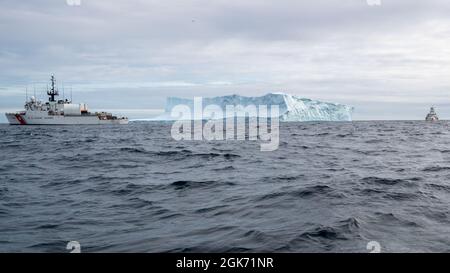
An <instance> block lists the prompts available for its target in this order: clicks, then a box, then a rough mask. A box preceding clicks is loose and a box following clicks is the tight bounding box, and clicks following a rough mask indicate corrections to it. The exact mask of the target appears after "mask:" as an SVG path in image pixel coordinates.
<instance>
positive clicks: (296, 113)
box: [152, 93, 353, 122]
mask: <svg viewBox="0 0 450 273" xmlns="http://www.w3.org/2000/svg"><path fill="white" fill-rule="evenodd" d="M178 105H186V106H188V107H189V108H190V109H193V108H194V99H186V98H177V97H169V98H167V102H166V107H165V113H164V114H163V115H161V116H159V117H157V118H155V119H152V120H174V119H175V118H174V117H172V116H171V112H172V109H173V108H174V107H176V106H178ZM202 105H203V106H202V107H203V108H204V109H203V110H205V107H206V106H208V105H217V106H219V107H220V108H221V109H222V111H224V113H225V112H226V107H227V106H230V105H232V106H242V107H247V106H251V105H255V106H256V107H258V106H260V105H267V107H268V109H270V107H271V106H272V105H278V107H279V116H278V117H279V118H280V120H281V121H285V122H296V121H297V122H298V121H351V120H352V113H353V107H350V106H347V105H343V104H338V103H329V102H322V101H318V100H311V99H306V98H301V97H298V96H294V95H289V94H285V93H269V94H267V95H265V96H260V97H245V96H239V95H231V96H222V97H213V98H203V99H202ZM205 116H209V115H205ZM226 117H228V113H227V114H226ZM192 119H194V118H192Z"/></svg>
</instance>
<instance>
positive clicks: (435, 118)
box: [425, 107, 439, 121]
mask: <svg viewBox="0 0 450 273" xmlns="http://www.w3.org/2000/svg"><path fill="white" fill-rule="evenodd" d="M425 120H426V121H438V120H439V117H438V115H437V114H436V111H435V110H434V107H431V109H430V113H428V115H427V116H426V117H425Z"/></svg>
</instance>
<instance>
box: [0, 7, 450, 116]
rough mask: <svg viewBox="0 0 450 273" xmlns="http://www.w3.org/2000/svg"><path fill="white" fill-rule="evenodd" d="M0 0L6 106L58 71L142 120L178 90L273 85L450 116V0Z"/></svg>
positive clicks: (263, 89)
mask: <svg viewBox="0 0 450 273" xmlns="http://www.w3.org/2000/svg"><path fill="white" fill-rule="evenodd" d="M0 5H1V7H0V37H1V43H0V111H6V110H13V109H15V110H20V109H21V107H22V104H23V100H24V97H25V92H24V89H25V86H26V85H28V86H29V87H30V86H32V85H33V83H35V84H36V86H37V87H38V91H39V90H40V89H41V88H42V86H43V82H45V81H46V80H47V79H48V78H49V75H50V74H51V73H55V75H56V77H57V79H60V80H63V81H64V82H65V86H72V88H73V90H74V99H76V100H77V101H84V102H88V103H89V104H90V105H91V107H94V108H97V109H119V110H121V111H123V112H124V113H126V112H127V111H128V112H130V113H131V111H129V110H127V109H134V110H133V111H132V113H131V116H132V117H139V118H145V117H148V116H147V115H151V114H152V113H156V112H157V110H155V109H162V108H164V102H165V98H166V97H167V96H184V97H192V96H194V95H201V96H217V95H228V94H234V93H236V94H241V95H247V96H256V95H263V94H266V93H268V92H286V93H290V94H296V95H299V96H302V97H308V98H313V99H319V100H323V101H332V102H339V103H344V104H349V105H352V106H354V107H355V109H356V112H355V119H423V118H424V116H425V114H426V112H427V111H428V107H429V106H431V105H435V106H437V107H438V111H439V113H440V115H441V116H442V117H443V118H450V96H449V94H450V93H449V92H450V46H449V45H450V1H448V0H428V1H419V0H382V5H381V6H369V5H368V4H367V2H366V0H327V1H325V0H319V1H318V0H310V1H300V0H281V1H280V0H277V1H275V0H274V1H262V0H245V1H242V0H239V1H235V0H178V1H175V0H164V1H163V0H159V1H153V0H128V1H123V0H122V1H119V0H81V5H80V6H70V5H67V3H66V0H23V1H17V0H0ZM30 92H32V91H30ZM38 93H39V92H38ZM139 109H146V111H141V112H140V111H138V110H139ZM2 121H3V122H4V121H5V120H4V117H3V115H2V116H1V117H0V122H2Z"/></svg>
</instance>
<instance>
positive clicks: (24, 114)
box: [6, 75, 128, 125]
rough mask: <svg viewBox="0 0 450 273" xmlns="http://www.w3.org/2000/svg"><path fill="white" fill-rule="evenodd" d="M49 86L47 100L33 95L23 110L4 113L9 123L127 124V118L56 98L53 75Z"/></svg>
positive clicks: (57, 92) (57, 93)
mask: <svg viewBox="0 0 450 273" xmlns="http://www.w3.org/2000/svg"><path fill="white" fill-rule="evenodd" d="M50 80H51V87H50V89H47V95H48V101H47V102H42V101H40V100H37V99H36V98H35V97H31V98H30V100H28V98H27V101H26V102H25V110H24V111H21V112H17V113H6V118H7V119H8V122H9V124H11V125H102V124H128V118H126V117H117V116H113V115H112V114H111V113H106V112H96V113H91V112H89V111H88V106H87V104H85V103H80V104H75V103H72V101H69V100H67V99H65V100H57V99H56V98H57V97H58V96H59V91H58V90H57V88H56V81H55V77H54V76H53V75H52V76H51V79H50Z"/></svg>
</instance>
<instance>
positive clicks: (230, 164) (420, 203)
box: [0, 121, 450, 252]
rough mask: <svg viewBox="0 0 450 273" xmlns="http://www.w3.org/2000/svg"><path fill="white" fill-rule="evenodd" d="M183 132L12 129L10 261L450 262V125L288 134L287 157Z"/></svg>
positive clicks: (3, 194)
mask: <svg viewBox="0 0 450 273" xmlns="http://www.w3.org/2000/svg"><path fill="white" fill-rule="evenodd" d="M170 127H171V125H170V123H161V122H145V123H131V124H130V125H129V126H110V127H108V126H104V127H97V126H74V127H70V126H65V127H58V126H51V127H45V126H35V127H16V126H8V125H0V252H9V251H13V252H68V250H66V245H67V243H68V242H69V241H78V242H79V243H80V244H81V250H82V252H260V251H268V252H368V250H367V248H366V247H367V244H368V242H371V241H376V242H378V243H379V245H380V247H381V252H449V251H450V212H449V209H450V126H449V123H448V122H439V123H425V122H419V121H398V122H387V121H370V122H343V123H327V122H321V123H315V122H310V123H282V124H281V128H280V130H281V137H280V147H279V149H278V150H276V151H274V152H261V151H260V149H259V148H260V146H259V143H257V142H252V141H228V142H225V141H217V142H194V141H185V142H177V141H174V140H172V139H171V136H170Z"/></svg>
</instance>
